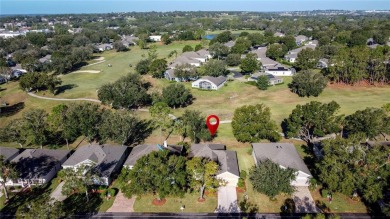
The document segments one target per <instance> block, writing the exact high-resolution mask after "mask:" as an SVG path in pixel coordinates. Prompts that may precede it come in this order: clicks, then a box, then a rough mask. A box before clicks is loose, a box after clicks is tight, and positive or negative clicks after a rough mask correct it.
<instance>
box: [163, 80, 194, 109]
mask: <svg viewBox="0 0 390 219" xmlns="http://www.w3.org/2000/svg"><path fill="white" fill-rule="evenodd" d="M162 99H163V101H164V102H165V103H167V104H168V106H169V107H173V108H176V107H185V106H188V105H190V104H191V103H192V100H193V96H192V94H191V91H190V90H189V89H187V88H185V86H184V85H182V84H179V83H174V84H170V85H169V86H168V87H165V88H164V89H163V91H162Z"/></svg>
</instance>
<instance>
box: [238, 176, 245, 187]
mask: <svg viewBox="0 0 390 219" xmlns="http://www.w3.org/2000/svg"><path fill="white" fill-rule="evenodd" d="M237 186H238V187H239V188H244V187H245V179H243V178H241V177H240V178H239V179H238V183H237Z"/></svg>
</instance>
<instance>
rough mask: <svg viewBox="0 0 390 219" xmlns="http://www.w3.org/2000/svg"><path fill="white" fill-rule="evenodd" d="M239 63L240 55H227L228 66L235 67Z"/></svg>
mask: <svg viewBox="0 0 390 219" xmlns="http://www.w3.org/2000/svg"><path fill="white" fill-rule="evenodd" d="M240 63H241V55H240V54H233V53H232V54H229V55H228V56H227V57H226V64H227V65H228V66H237V65H239V64H240Z"/></svg>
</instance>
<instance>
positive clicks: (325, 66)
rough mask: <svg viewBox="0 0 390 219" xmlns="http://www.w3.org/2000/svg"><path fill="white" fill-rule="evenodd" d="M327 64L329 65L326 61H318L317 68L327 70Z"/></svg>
mask: <svg viewBox="0 0 390 219" xmlns="http://www.w3.org/2000/svg"><path fill="white" fill-rule="evenodd" d="M328 64H329V60H328V59H320V60H318V63H317V68H327V67H328Z"/></svg>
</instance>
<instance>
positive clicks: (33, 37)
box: [26, 32, 46, 47]
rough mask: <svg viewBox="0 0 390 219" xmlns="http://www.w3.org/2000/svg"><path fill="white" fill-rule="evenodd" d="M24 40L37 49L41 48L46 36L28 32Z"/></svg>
mask: <svg viewBox="0 0 390 219" xmlns="http://www.w3.org/2000/svg"><path fill="white" fill-rule="evenodd" d="M26 38H27V39H28V41H30V43H31V44H33V45H35V46H38V47H42V46H44V45H45V43H46V36H45V34H44V33H34V32H29V33H27V34H26Z"/></svg>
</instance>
